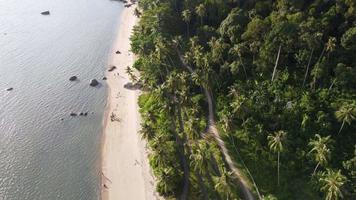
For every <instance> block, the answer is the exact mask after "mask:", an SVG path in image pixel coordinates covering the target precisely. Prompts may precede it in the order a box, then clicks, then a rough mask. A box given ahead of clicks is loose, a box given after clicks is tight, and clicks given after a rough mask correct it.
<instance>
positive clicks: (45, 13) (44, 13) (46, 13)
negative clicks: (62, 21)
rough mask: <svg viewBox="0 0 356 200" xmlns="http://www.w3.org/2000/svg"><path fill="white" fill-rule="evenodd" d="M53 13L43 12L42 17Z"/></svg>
mask: <svg viewBox="0 0 356 200" xmlns="http://www.w3.org/2000/svg"><path fill="white" fill-rule="evenodd" d="M50 14H51V13H50V12H49V11H48V10H47V11H44V12H41V15H50Z"/></svg>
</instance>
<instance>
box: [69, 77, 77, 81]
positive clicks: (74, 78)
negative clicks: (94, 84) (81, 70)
mask: <svg viewBox="0 0 356 200" xmlns="http://www.w3.org/2000/svg"><path fill="white" fill-rule="evenodd" d="M77 79H78V77H76V76H71V77H70V78H69V80H70V81H75V80H77Z"/></svg>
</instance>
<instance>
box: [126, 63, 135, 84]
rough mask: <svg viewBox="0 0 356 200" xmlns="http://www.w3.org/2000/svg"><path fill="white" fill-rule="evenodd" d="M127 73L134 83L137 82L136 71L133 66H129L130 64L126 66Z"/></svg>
mask: <svg viewBox="0 0 356 200" xmlns="http://www.w3.org/2000/svg"><path fill="white" fill-rule="evenodd" d="M126 74H127V75H129V78H130V80H131V81H132V82H133V83H135V82H136V81H137V77H136V75H135V74H134V71H133V69H132V68H131V67H129V66H127V67H126Z"/></svg>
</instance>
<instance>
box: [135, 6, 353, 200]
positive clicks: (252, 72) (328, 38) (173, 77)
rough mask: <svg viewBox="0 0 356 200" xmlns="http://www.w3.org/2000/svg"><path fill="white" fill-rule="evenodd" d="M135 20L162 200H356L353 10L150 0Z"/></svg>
mask: <svg viewBox="0 0 356 200" xmlns="http://www.w3.org/2000/svg"><path fill="white" fill-rule="evenodd" d="M135 13H136V15H139V16H140V22H139V23H138V25H137V26H136V27H135V28H134V34H133V36H132V38H131V41H132V44H131V45H132V51H133V52H134V53H135V54H137V55H138V58H137V61H136V63H135V65H134V66H133V67H134V68H136V69H137V70H139V71H140V74H141V76H140V78H139V80H137V78H136V77H133V81H135V82H137V83H139V84H142V85H143V88H144V90H145V92H144V93H143V95H142V96H141V97H140V99H139V105H140V107H141V110H140V111H141V114H142V131H141V132H142V136H143V137H144V138H145V139H147V140H148V145H149V148H150V150H151V154H150V157H149V159H150V165H151V167H152V170H153V173H154V175H155V177H156V178H157V191H158V192H159V193H160V194H161V195H162V196H164V197H165V198H167V199H249V197H248V192H246V191H247V190H248V191H250V192H251V193H252V194H253V196H254V198H255V199H280V200H283V199H285V200H289V199H293V200H294V199H303V200H304V199H311V200H314V199H315V200H318V199H326V200H337V199H356V180H355V176H356V93H355V91H356V1H355V0H141V1H139V8H138V10H137V11H136V12H135ZM129 71H130V70H129ZM230 161H232V162H230Z"/></svg>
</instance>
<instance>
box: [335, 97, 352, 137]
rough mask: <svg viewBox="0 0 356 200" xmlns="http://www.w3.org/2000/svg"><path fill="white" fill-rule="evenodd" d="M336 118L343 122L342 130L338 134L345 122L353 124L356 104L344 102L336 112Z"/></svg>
mask: <svg viewBox="0 0 356 200" xmlns="http://www.w3.org/2000/svg"><path fill="white" fill-rule="evenodd" d="M335 116H336V119H337V120H338V121H339V122H342V124H341V127H340V130H339V132H338V134H339V133H340V132H341V131H342V129H343V128H344V125H345V123H347V124H348V125H350V124H351V122H352V121H354V120H355V119H356V106H355V104H344V105H343V106H341V107H340V108H339V110H337V111H336V112H335Z"/></svg>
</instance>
